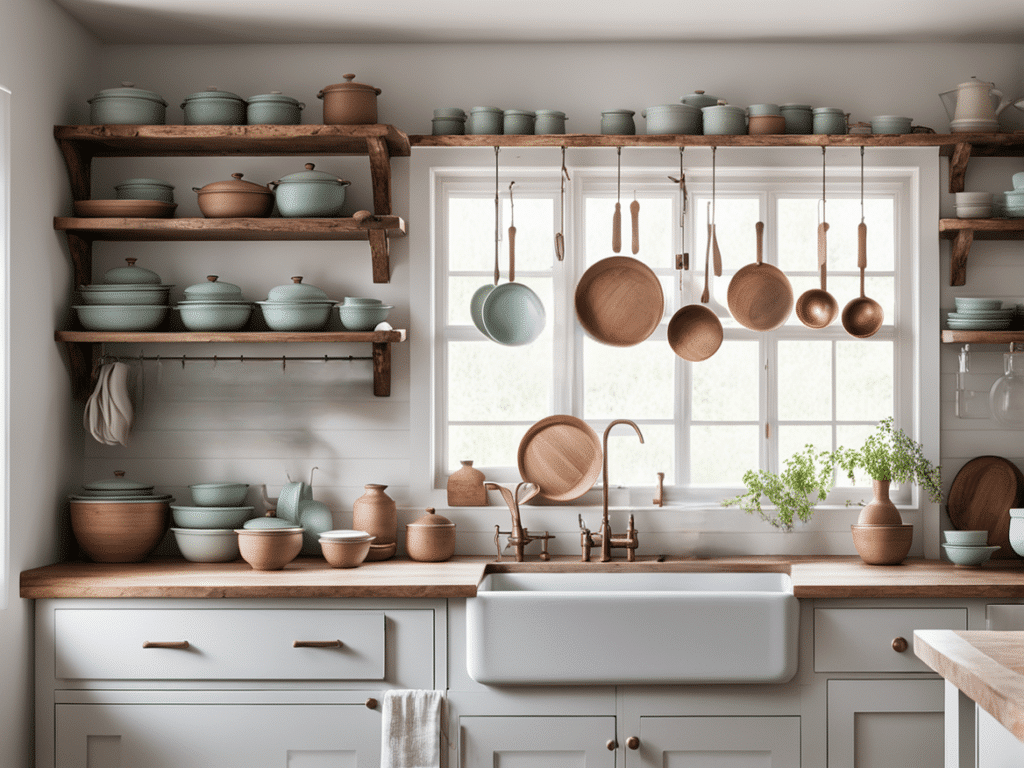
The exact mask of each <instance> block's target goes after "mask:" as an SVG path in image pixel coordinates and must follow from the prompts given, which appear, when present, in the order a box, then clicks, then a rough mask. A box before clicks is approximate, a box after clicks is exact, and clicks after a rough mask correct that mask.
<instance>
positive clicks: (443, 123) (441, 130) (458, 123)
mask: <svg viewBox="0 0 1024 768" xmlns="http://www.w3.org/2000/svg"><path fill="white" fill-rule="evenodd" d="M430 132H431V134H433V135H434V136H462V135H463V134H464V133H465V132H466V116H465V115H463V116H462V117H435V118H433V119H432V120H431V121H430Z"/></svg>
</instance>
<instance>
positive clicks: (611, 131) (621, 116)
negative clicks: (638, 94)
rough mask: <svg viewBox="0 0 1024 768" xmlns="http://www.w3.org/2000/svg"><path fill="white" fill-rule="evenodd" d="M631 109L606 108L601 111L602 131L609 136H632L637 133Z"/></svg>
mask: <svg viewBox="0 0 1024 768" xmlns="http://www.w3.org/2000/svg"><path fill="white" fill-rule="evenodd" d="M635 114H636V112H634V111H633V110H631V109H606V110H605V111H604V112H602V113H601V133H603V134H606V135H609V136H632V135H633V134H635V133H636V123H635V122H633V115H635Z"/></svg>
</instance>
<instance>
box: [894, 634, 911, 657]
mask: <svg viewBox="0 0 1024 768" xmlns="http://www.w3.org/2000/svg"><path fill="white" fill-rule="evenodd" d="M909 647H910V643H908V642H907V641H906V638H903V637H897V638H896V639H895V640H893V641H892V649H893V650H894V651H896V653H903V652H904V651H905V650H907V648H909Z"/></svg>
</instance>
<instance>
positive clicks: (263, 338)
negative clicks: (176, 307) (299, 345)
mask: <svg viewBox="0 0 1024 768" xmlns="http://www.w3.org/2000/svg"><path fill="white" fill-rule="evenodd" d="M405 337H406V331H405V329H404V328H400V329H396V330H393V331H294V332H282V331H203V332H199V331H57V332H56V334H55V338H56V339H57V341H64V342H72V343H87V344H99V343H107V342H121V343H128V344H133V343H134V344H141V343H145V344H152V343H166V344H175V343H207V344H208V343H220V342H223V343H231V344H243V343H244V344H264V343H266V344H270V343H276V342H287V343H295V342H346V341H354V342H358V341H363V342H373V343H375V344H394V343H401V342H403V341H405Z"/></svg>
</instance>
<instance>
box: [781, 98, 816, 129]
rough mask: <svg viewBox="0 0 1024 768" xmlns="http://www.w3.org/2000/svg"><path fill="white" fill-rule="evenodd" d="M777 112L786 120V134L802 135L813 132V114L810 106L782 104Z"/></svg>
mask: <svg viewBox="0 0 1024 768" xmlns="http://www.w3.org/2000/svg"><path fill="white" fill-rule="evenodd" d="M779 111H780V112H781V113H782V116H783V117H784V118H786V133H796V134H804V133H811V132H812V131H813V130H814V113H812V112H811V105H810V104H782V105H780V106H779Z"/></svg>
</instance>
